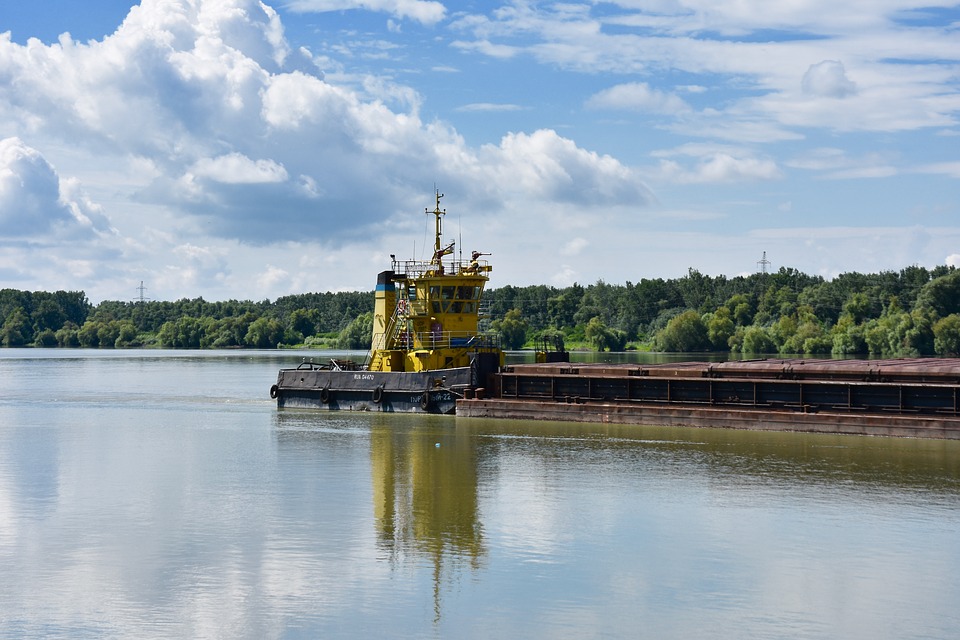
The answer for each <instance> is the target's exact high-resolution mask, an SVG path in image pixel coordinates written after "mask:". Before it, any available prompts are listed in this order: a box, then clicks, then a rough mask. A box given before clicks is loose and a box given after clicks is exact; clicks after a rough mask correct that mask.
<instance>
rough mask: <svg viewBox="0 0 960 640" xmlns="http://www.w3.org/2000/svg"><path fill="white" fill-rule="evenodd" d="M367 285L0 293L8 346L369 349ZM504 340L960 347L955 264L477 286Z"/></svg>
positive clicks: (643, 345) (703, 346)
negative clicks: (827, 274)
mask: <svg viewBox="0 0 960 640" xmlns="http://www.w3.org/2000/svg"><path fill="white" fill-rule="evenodd" d="M373 299H374V296H373V293H372V292H371V291H363V292H338V293H304V294H297V295H290V296H283V297H280V298H277V299H276V300H275V301H272V302H271V301H270V300H263V301H260V302H252V301H238V300H228V301H220V302H209V301H206V300H204V299H203V298H193V299H181V300H177V301H174V302H168V301H155V300H144V301H140V300H131V301H115V300H113V301H112V300H105V301H102V302H100V303H98V304H92V303H90V302H89V301H88V300H87V297H86V295H85V293H84V292H82V291H56V292H52V293H49V292H29V291H19V290H16V289H3V290H0V319H2V322H3V324H2V327H0V344H2V345H3V346H5V347H27V346H38V347H66V348H69V347H84V348H124V347H160V348H180V349H203V348H237V347H245V348H257V349H269V348H281V347H294V346H299V347H307V348H341V349H368V348H369V347H370V335H371V327H372V322H373ZM482 304H483V308H484V311H485V314H486V322H488V323H489V325H490V328H491V329H493V330H496V331H499V332H500V334H501V336H502V338H503V344H504V347H505V348H508V349H521V348H524V347H528V348H529V347H531V346H533V345H535V344H536V343H537V342H538V341H539V340H541V339H542V338H543V337H545V336H550V337H552V336H561V337H562V338H563V339H564V341H565V343H566V344H567V348H568V349H569V348H581V349H593V350H597V351H604V350H610V351H624V350H631V349H637V350H650V351H664V352H699V351H709V352H732V353H736V354H744V353H745V354H780V355H817V356H833V357H849V356H852V355H864V356H866V355H869V356H874V357H888V358H889V357H915V356H933V355H936V356H948V355H957V354H960V271H958V270H957V269H956V268H955V267H952V266H938V267H935V268H934V269H926V268H924V267H918V266H912V267H907V268H905V269H902V270H900V271H899V272H894V271H884V272H880V273H874V274H862V273H845V274H841V275H839V276H837V277H835V278H833V279H830V280H826V279H824V278H822V277H820V276H810V275H806V274H803V273H800V272H798V271H796V270H794V269H791V268H787V267H783V268H781V269H780V270H779V271H777V272H774V273H754V274H751V275H748V276H736V277H733V278H729V277H727V276H722V275H721V276H709V275H704V274H701V273H700V272H698V271H696V270H695V269H690V270H689V271H688V272H687V274H686V275H685V276H683V277H681V278H675V279H661V278H656V279H640V280H639V281H638V282H636V283H633V282H630V281H627V282H626V283H625V284H623V285H615V284H607V283H605V282H602V281H600V282H597V283H595V284H592V285H587V286H582V285H579V284H573V285H571V286H568V287H560V288H558V287H552V286H547V285H531V286H526V287H516V286H512V285H506V286H503V287H500V288H496V289H490V290H488V291H487V292H485V294H484V299H483V302H482Z"/></svg>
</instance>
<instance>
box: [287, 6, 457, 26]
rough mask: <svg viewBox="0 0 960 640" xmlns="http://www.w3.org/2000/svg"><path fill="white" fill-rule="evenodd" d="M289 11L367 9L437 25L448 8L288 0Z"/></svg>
mask: <svg viewBox="0 0 960 640" xmlns="http://www.w3.org/2000/svg"><path fill="white" fill-rule="evenodd" d="M284 4H285V6H287V7H288V8H289V9H291V10H293V11H302V12H318V13H323V12H326V11H346V10H349V9H366V10H368V11H380V12H383V13H389V14H390V15H392V16H394V17H396V18H406V19H410V20H416V21H417V22H422V23H424V24H436V23H437V22H439V21H440V20H443V18H444V16H445V15H446V11H447V10H446V8H445V7H444V6H443V4H442V3H440V2H432V1H429V0H287V1H286V2H285V3H284Z"/></svg>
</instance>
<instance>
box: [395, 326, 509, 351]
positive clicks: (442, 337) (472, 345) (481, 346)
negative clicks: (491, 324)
mask: <svg viewBox="0 0 960 640" xmlns="http://www.w3.org/2000/svg"><path fill="white" fill-rule="evenodd" d="M397 348H400V349H407V350H411V349H466V350H475V349H477V350H488V349H490V350H492V349H500V334H497V333H474V332H469V331H440V332H435V331H424V332H419V333H404V334H402V335H401V336H400V339H399V340H398V342H397Z"/></svg>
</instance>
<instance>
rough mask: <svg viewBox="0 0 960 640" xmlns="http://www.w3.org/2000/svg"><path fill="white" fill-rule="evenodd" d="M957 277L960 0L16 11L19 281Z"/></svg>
mask: <svg viewBox="0 0 960 640" xmlns="http://www.w3.org/2000/svg"><path fill="white" fill-rule="evenodd" d="M435 190H438V191H439V192H440V193H442V194H443V196H444V197H443V198H442V200H441V206H442V208H444V209H445V210H446V211H447V214H446V216H445V217H444V231H445V234H446V235H447V237H448V238H449V239H451V240H455V241H456V242H457V254H458V255H459V254H460V252H462V253H463V255H465V256H466V255H469V253H470V252H471V251H473V250H478V251H483V252H488V253H490V254H491V256H490V257H489V259H490V262H491V264H492V265H493V272H492V274H491V283H490V286H491V287H502V286H505V285H508V284H509V285H517V286H525V285H531V284H546V285H551V286H556V287H565V286H569V285H571V284H573V283H575V282H577V283H580V284H582V285H587V284H592V283H595V282H597V281H600V280H602V281H604V282H607V283H610V284H623V283H626V282H634V283H635V282H638V281H640V280H641V279H644V278H679V277H682V276H684V275H686V273H687V272H688V269H696V270H697V271H699V272H701V273H704V274H708V275H713V276H718V275H725V276H728V277H734V276H737V275H744V274H749V273H752V272H755V271H758V270H760V269H761V268H762V267H763V266H764V265H761V261H762V260H763V259H764V258H766V261H767V262H768V263H769V264H768V265H767V266H766V268H767V269H769V270H777V269H779V268H781V267H789V268H793V269H797V270H799V271H802V272H804V273H807V274H811V275H820V276H823V277H824V278H827V279H830V278H833V277H835V276H837V275H839V274H841V273H846V272H852V271H857V272H861V273H876V272H880V271H899V270H900V269H903V268H905V267H909V266H913V265H919V266H923V267H927V268H933V267H935V266H938V265H944V264H947V265H953V266H960V2H951V1H939V2H938V1H937V0H926V1H925V2H923V1H918V2H914V1H912V0H849V1H848V2H844V3H837V2H834V1H829V2H828V1H827V0H792V1H791V2H779V3H771V2H767V1H766V0H738V1H737V2H733V1H729V2H716V1H715V0H613V1H610V2H596V1H589V0H585V1H580V0H567V1H565V2H533V1H523V0H520V1H515V2H499V1H493V2H475V1H466V2H457V3H454V2H441V1H437V0H272V1H271V2H258V1H256V0H142V1H141V2H140V3H139V4H134V3H132V2H131V1H129V0H128V1H126V2H119V1H116V0H98V2H95V3H77V2H74V1H72V0H32V1H31V2H4V3H2V4H0V288H14V289H21V290H29V291H56V290H61V289H62V290H69V291H76V290H82V291H85V292H86V294H87V296H88V298H89V299H90V300H91V302H93V303H98V302H100V301H102V300H134V299H137V298H138V297H139V296H140V295H141V292H140V290H139V289H138V287H139V286H140V285H141V282H142V283H143V286H144V287H145V289H144V290H143V295H144V296H145V297H146V298H149V299H152V300H177V299H181V298H195V297H203V298H204V299H206V300H210V301H215V300H228V299H238V300H264V299H270V300H273V299H276V298H277V297H279V296H283V295H288V294H298V293H308V292H323V291H370V290H372V289H373V288H374V286H375V283H376V274H377V273H378V272H379V271H381V270H384V269H387V268H389V267H390V254H395V255H397V257H398V258H416V259H421V258H428V257H429V253H430V249H431V248H432V243H433V239H432V224H433V222H432V216H428V215H425V210H426V209H433V207H434V205H435V196H434V194H435Z"/></svg>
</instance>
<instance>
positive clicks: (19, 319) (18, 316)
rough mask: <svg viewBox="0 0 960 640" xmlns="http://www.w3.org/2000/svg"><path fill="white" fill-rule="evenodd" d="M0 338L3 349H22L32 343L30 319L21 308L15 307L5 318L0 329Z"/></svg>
mask: <svg viewBox="0 0 960 640" xmlns="http://www.w3.org/2000/svg"><path fill="white" fill-rule="evenodd" d="M0 336H2V339H3V346H5V347H22V346H24V345H25V344H27V343H28V342H31V341H32V339H33V331H32V329H31V327H30V318H28V317H27V314H26V312H25V311H24V309H23V307H17V308H16V309H14V310H13V311H12V312H11V313H10V315H8V316H7V319H6V321H5V322H4V323H3V327H2V328H0Z"/></svg>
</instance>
